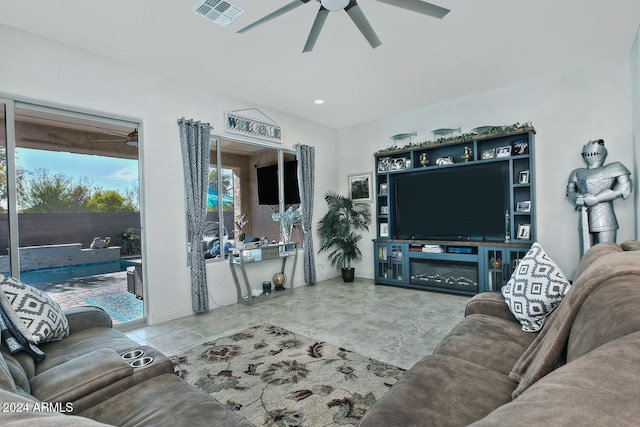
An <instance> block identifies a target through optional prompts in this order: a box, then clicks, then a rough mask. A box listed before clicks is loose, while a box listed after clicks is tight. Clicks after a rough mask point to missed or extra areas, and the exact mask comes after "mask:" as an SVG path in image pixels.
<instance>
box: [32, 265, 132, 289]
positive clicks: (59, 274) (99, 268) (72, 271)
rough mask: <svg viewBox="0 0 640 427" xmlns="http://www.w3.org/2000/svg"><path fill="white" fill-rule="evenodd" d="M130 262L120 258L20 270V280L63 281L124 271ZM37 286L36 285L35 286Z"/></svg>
mask: <svg viewBox="0 0 640 427" xmlns="http://www.w3.org/2000/svg"><path fill="white" fill-rule="evenodd" d="M132 265H134V264H133V263H132V262H130V261H127V260H124V259H121V260H118V261H110V262H100V263H95V264H80V265H66V266H63V267H56V268H43V269H39V270H27V271H21V272H20V281H21V282H23V283H26V284H28V285H39V284H42V283H51V282H64V281H65V280H69V279H74V278H77V277H86V276H95V275H98V274H107V273H116V272H118V271H126V270H127V267H130V266H132ZM36 287H37V286H36Z"/></svg>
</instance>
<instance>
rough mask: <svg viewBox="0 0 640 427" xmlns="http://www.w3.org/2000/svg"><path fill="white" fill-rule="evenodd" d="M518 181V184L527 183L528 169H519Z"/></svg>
mask: <svg viewBox="0 0 640 427" xmlns="http://www.w3.org/2000/svg"><path fill="white" fill-rule="evenodd" d="M518 183H519V184H528V183H529V171H528V170H526V171H521V172H520V174H519V175H518Z"/></svg>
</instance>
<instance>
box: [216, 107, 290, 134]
mask: <svg viewBox="0 0 640 427" xmlns="http://www.w3.org/2000/svg"><path fill="white" fill-rule="evenodd" d="M251 111H253V112H254V113H255V112H257V113H259V114H260V115H261V116H263V117H264V118H266V119H267V120H269V121H271V123H268V122H266V121H265V120H264V118H261V119H258V118H255V117H251V115H250V114H249V113H248V112H251ZM241 113H242V114H241ZM224 121H225V129H226V131H227V132H230V133H238V134H242V135H247V136H251V137H254V138H260V139H266V140H269V141H275V142H282V128H280V126H279V125H278V124H277V123H276V122H274V121H273V120H271V119H270V118H269V117H268V116H267V115H266V114H264V113H263V112H261V111H260V110H258V109H257V108H252V109H250V110H240V111H230V112H226V113H225V118H224Z"/></svg>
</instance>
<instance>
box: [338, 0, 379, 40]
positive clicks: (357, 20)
mask: <svg viewBox="0 0 640 427" xmlns="http://www.w3.org/2000/svg"><path fill="white" fill-rule="evenodd" d="M344 10H346V11H347V13H348V14H349V17H350V18H351V20H352V21H353V23H354V24H356V27H358V29H359V30H360V32H361V33H362V35H363V36H364V38H365V39H367V41H368V42H369V44H370V45H371V47H372V48H374V49H375V48H376V47H378V46H380V45H381V44H382V42H381V41H380V39H379V38H378V35H377V34H376V32H375V31H374V30H373V27H371V24H369V21H368V20H367V17H366V16H364V13H362V9H360V6H358V3H356V2H355V0H351V2H349V5H348V6H347V7H345V8H344Z"/></svg>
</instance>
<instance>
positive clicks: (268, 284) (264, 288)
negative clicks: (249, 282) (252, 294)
mask: <svg viewBox="0 0 640 427" xmlns="http://www.w3.org/2000/svg"><path fill="white" fill-rule="evenodd" d="M262 292H264V294H265V295H269V294H270V293H271V282H270V281H268V280H265V281H264V282H262Z"/></svg>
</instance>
